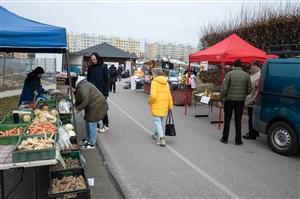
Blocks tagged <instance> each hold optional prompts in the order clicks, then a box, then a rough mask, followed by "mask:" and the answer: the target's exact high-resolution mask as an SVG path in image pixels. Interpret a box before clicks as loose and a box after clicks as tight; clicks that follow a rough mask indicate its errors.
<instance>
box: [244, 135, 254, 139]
mask: <svg viewBox="0 0 300 199" xmlns="http://www.w3.org/2000/svg"><path fill="white" fill-rule="evenodd" d="M243 138H244V139H246V140H256V136H253V135H250V134H247V135H243Z"/></svg>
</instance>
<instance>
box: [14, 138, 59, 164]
mask: <svg viewBox="0 0 300 199" xmlns="http://www.w3.org/2000/svg"><path fill="white" fill-rule="evenodd" d="M53 136H54V138H53V137H52V136H42V135H31V136H28V135H27V136H20V138H19V141H18V143H17V146H16V148H15V150H14V151H13V162H27V161H34V160H48V159H53V158H55V150H56V148H55V141H56V138H55V135H53Z"/></svg>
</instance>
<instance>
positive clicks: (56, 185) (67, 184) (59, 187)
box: [51, 175, 87, 193]
mask: <svg viewBox="0 0 300 199" xmlns="http://www.w3.org/2000/svg"><path fill="white" fill-rule="evenodd" d="M51 188H52V193H61V192H69V191H75V190H81V189H86V188H87V187H86V183H85V180H84V178H83V176H82V175H80V176H78V177H76V176H68V177H63V178H62V179H57V178H54V179H53V180H52V182H51Z"/></svg>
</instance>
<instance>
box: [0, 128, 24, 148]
mask: <svg viewBox="0 0 300 199" xmlns="http://www.w3.org/2000/svg"><path fill="white" fill-rule="evenodd" d="M18 127H23V128H24V129H23V132H22V134H24V133H25V132H26V130H27V127H28V125H27V124H0V131H6V130H10V129H13V128H18ZM22 134H21V135H22ZM19 137H20V135H15V136H0V145H15V144H17V143H18V140H19Z"/></svg>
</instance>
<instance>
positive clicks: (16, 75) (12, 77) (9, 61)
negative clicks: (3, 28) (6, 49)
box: [0, 57, 56, 92]
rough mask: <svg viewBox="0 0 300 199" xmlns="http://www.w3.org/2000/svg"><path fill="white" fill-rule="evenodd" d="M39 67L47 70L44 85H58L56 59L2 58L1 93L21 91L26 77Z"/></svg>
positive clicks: (0, 71) (0, 72) (0, 64)
mask: <svg viewBox="0 0 300 199" xmlns="http://www.w3.org/2000/svg"><path fill="white" fill-rule="evenodd" d="M37 66H42V67H43V68H44V70H45V74H44V75H43V77H42V80H43V81H42V84H43V85H51V84H56V59H55V58H28V59H16V58H8V57H0V92H4V91H11V90H17V89H21V88H22V87H23V83H24V80H25V78H26V75H27V74H28V73H29V72H31V71H32V70H33V69H34V68H36V67H37Z"/></svg>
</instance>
